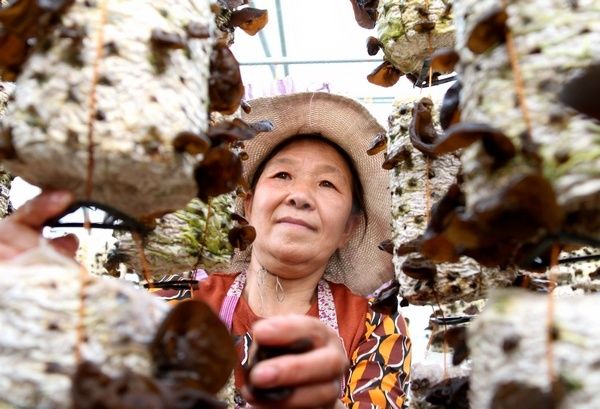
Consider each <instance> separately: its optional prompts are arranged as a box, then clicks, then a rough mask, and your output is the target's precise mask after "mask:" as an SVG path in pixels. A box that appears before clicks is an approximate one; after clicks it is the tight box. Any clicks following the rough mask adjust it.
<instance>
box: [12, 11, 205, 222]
mask: <svg viewBox="0 0 600 409" xmlns="http://www.w3.org/2000/svg"><path fill="white" fill-rule="evenodd" d="M25 12H27V11H25ZM213 19H214V17H213V15H212V13H211V11H210V5H209V2H208V1H207V0H191V1H187V0H186V1H182V0H178V1H149V0H143V1H118V2H114V1H113V2H110V1H97V2H90V1H85V0H74V1H73V4H72V5H71V6H70V8H68V10H67V11H66V13H65V14H64V15H63V16H62V17H61V19H60V23H59V24H58V25H57V26H56V27H55V28H54V29H53V30H50V31H49V32H48V33H45V37H44V38H39V39H38V40H37V41H38V43H39V44H43V47H37V48H36V49H35V50H34V51H33V52H32V54H31V55H30V56H29V58H28V60H27V61H26V62H25V64H24V65H23V66H22V67H21V73H20V75H19V77H18V79H17V81H16V84H17V86H16V92H15V94H14V97H15V98H14V101H13V102H12V103H11V104H10V106H9V108H8V112H7V115H6V117H5V118H4V120H3V123H2V126H3V134H4V138H5V139H8V140H9V142H10V143H12V146H13V147H14V155H12V156H13V157H12V158H11V157H8V158H7V159H12V160H8V161H6V162H5V163H6V165H7V167H8V168H9V170H10V171H11V172H12V173H14V174H15V175H18V176H21V177H23V178H24V179H25V180H27V181H28V182H30V183H33V184H35V185H38V186H40V187H43V188H61V189H68V190H71V191H72V192H74V194H75V195H76V197H77V198H78V199H85V200H88V199H89V200H92V201H96V202H101V203H104V204H109V205H111V206H112V207H114V208H116V209H118V210H120V211H122V212H125V213H126V214H128V215H130V216H133V217H149V216H155V217H156V216H158V215H161V214H164V213H166V212H168V211H173V210H176V209H180V208H183V207H184V206H185V205H186V204H187V203H188V202H189V201H190V200H191V199H192V198H193V197H194V196H195V195H196V193H197V188H196V184H195V182H194V178H193V167H194V163H195V162H196V159H195V158H194V157H192V156H191V155H190V154H187V153H176V152H175V151H174V149H173V147H172V141H173V140H174V138H175V137H176V136H177V135H178V134H181V133H193V134H202V133H204V132H205V131H206V128H207V126H208V114H207V107H208V76H209V57H210V53H211V49H212V42H213V40H212V39H211V38H210V35H209V33H211V32H212V30H213V28H212V27H213V26H214V21H213ZM201 28H202V29H201ZM6 29H7V30H10V27H7V28H6ZM90 148H93V149H90ZM90 151H91V152H92V154H91V155H90ZM90 168H91V176H89V175H88V172H89V171H90ZM90 181H91V182H92V189H91V195H89V194H88V192H86V190H88V185H87V184H88V183H89V182H90Z"/></svg>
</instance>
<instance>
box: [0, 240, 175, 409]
mask: <svg viewBox="0 0 600 409" xmlns="http://www.w3.org/2000/svg"><path fill="white" fill-rule="evenodd" d="M43 244H45V243H43ZM0 291H1V292H2V297H0V326H1V327H2V331H0V379H2V381H1V382H0V405H2V404H6V405H10V406H14V407H21V408H34V407H35V408H67V407H71V405H70V404H69V401H70V387H71V380H70V376H72V375H73V373H74V371H75V365H76V360H77V358H76V350H77V345H78V344H79V351H80V353H81V358H82V359H86V360H89V361H91V362H93V363H95V364H97V365H99V366H100V367H101V368H102V369H103V370H104V371H106V373H107V374H111V375H117V374H121V373H123V372H124V371H125V370H126V368H128V369H129V370H132V371H134V372H137V373H140V374H145V375H150V372H151V369H152V364H151V355H150V350H149V348H148V345H149V343H150V342H151V341H152V339H153V338H154V335H155V332H156V329H157V326H158V324H159V323H160V322H161V320H162V318H163V317H164V316H165V314H166V312H167V311H168V306H167V304H166V303H164V302H162V301H160V300H159V299H158V298H157V297H154V296H153V295H151V294H149V293H148V292H146V291H142V290H139V289H136V288H134V287H133V286H132V285H131V284H129V283H127V282H125V281H120V280H116V279H113V278H109V277H97V276H92V275H89V274H87V273H86V272H85V271H83V270H82V267H81V266H79V265H78V264H76V263H75V262H74V261H73V260H71V259H67V258H65V257H64V256H61V255H59V254H58V253H56V252H55V251H54V250H52V249H51V248H50V246H48V245H42V246H41V247H40V248H38V249H35V250H32V251H30V252H28V253H25V254H23V255H22V256H20V257H19V258H17V259H14V260H13V261H11V262H6V263H2V264H1V265H0ZM80 331H81V332H80ZM78 340H79V342H78Z"/></svg>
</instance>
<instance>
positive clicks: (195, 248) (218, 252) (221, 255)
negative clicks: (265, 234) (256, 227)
mask: <svg viewBox="0 0 600 409" xmlns="http://www.w3.org/2000/svg"><path fill="white" fill-rule="evenodd" d="M233 207H234V196H233V194H226V195H221V196H217V197H215V198H211V199H210V201H209V203H208V204H204V203H203V202H201V201H200V200H198V199H194V200H192V201H191V202H190V203H188V205H187V206H186V207H185V208H184V209H182V210H178V211H176V212H174V213H169V214H166V215H164V216H163V217H161V218H160V219H158V220H157V221H156V227H155V228H154V230H153V231H152V232H151V233H150V234H149V235H148V236H146V237H144V239H143V249H144V251H143V253H144V257H145V258H146V261H147V267H148V270H149V272H150V273H151V274H152V276H153V277H154V278H158V277H161V276H164V275H168V274H169V275H170V274H181V273H184V272H189V271H190V270H193V269H195V268H203V269H205V270H214V269H216V268H218V267H219V266H224V265H226V264H227V263H228V262H229V260H230V259H231V255H232V254H233V248H232V247H231V244H230V243H229V240H228V236H227V235H228V233H229V230H231V228H232V227H233V222H232V220H231V212H232V211H233ZM115 234H117V233H115ZM117 238H118V241H117V243H115V247H114V248H113V249H111V250H110V252H109V254H108V259H107V262H106V264H105V268H106V269H107V270H108V272H109V273H111V274H112V275H118V271H117V268H118V264H119V263H124V264H125V265H126V266H127V267H128V268H129V269H132V270H134V271H135V272H137V273H139V274H140V275H141V273H142V266H141V260H142V259H141V257H142V255H141V254H139V249H138V245H137V244H136V243H135V241H134V240H133V238H132V236H131V234H130V233H119V234H118V235H117Z"/></svg>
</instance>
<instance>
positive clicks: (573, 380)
mask: <svg viewBox="0 0 600 409" xmlns="http://www.w3.org/2000/svg"><path fill="white" fill-rule="evenodd" d="M382 4H383V8H382V7H381V6H382ZM379 5H380V8H379V17H378V18H379V20H378V24H379V21H384V20H383V19H384V18H385V17H392V12H391V11H392V10H396V16H395V18H391V19H390V20H389V21H386V24H387V25H388V27H400V28H403V27H407V21H408V20H406V17H407V16H408V15H409V14H408V13H409V12H411V9H409V8H408V6H409V5H410V6H412V7H413V9H412V11H416V12H415V13H414V14H413V16H417V15H418V13H419V10H423V9H424V8H428V7H429V8H428V9H429V10H433V9H431V7H432V6H433V7H435V5H436V2H435V1H426V2H423V1H421V2H410V1H393V2H389V3H386V2H380V4H379ZM438 5H439V4H438ZM386 12H387V13H388V14H386ZM452 13H453V15H454V26H453V27H451V28H450V31H452V32H453V33H454V32H455V33H456V48H455V50H453V49H452V48H449V46H451V44H446V45H443V46H440V47H435V46H431V44H432V39H433V34H431V35H430V38H429V43H428V45H427V46H426V47H425V48H426V50H425V53H424V55H423V56H422V57H419V58H421V59H422V60H424V61H425V64H424V68H427V69H428V73H427V74H428V75H424V74H425V73H423V72H421V73H420V75H421V77H422V80H423V81H431V83H430V84H427V85H434V84H435V73H436V72H440V73H445V72H452V71H453V70H455V71H456V73H457V77H458V80H457V81H456V82H455V83H454V84H453V85H452V86H451V87H450V88H449V89H448V90H447V92H446V94H445V97H444V98H443V101H442V102H441V103H438V102H437V101H436V102H435V103H434V101H432V99H431V98H429V97H423V98H419V99H418V100H416V101H406V100H400V101H398V102H396V103H395V104H394V107H393V109H394V112H393V113H392V115H391V116H390V119H389V130H388V135H387V138H383V139H381V138H380V139H381V140H376V141H374V142H373V149H372V150H371V151H370V152H369V153H370V154H375V153H378V152H380V151H381V150H383V149H386V152H385V158H384V162H383V167H384V168H385V169H389V170H390V180H391V182H390V191H391V195H392V202H393V205H392V213H393V237H392V238H391V240H390V241H389V242H386V243H382V245H381V249H382V250H385V251H388V252H390V253H391V254H393V257H394V265H395V270H396V276H397V282H396V283H392V284H391V285H390V286H389V287H388V288H386V289H384V290H383V291H382V292H381V293H380V294H379V298H378V303H377V304H376V305H375V306H376V307H377V308H380V309H381V310H382V311H389V310H393V309H394V307H395V305H394V302H393V301H394V300H395V299H396V297H399V298H400V300H401V301H400V302H399V305H400V306H402V305H406V304H408V303H413V304H431V305H438V306H439V309H438V310H437V312H436V313H435V314H433V315H432V317H431V320H430V327H429V329H430V330H431V336H430V347H431V348H432V349H434V350H435V349H436V347H437V348H438V350H439V348H440V347H439V346H442V347H441V348H442V350H444V351H447V352H452V353H453V357H452V361H453V363H454V364H459V363H460V362H462V361H463V360H465V359H467V358H469V357H470V358H469V361H468V362H471V364H472V365H473V368H474V369H473V375H472V376H471V386H472V387H473V388H471V391H470V392H469V396H470V398H471V402H470V403H469V401H468V399H467V390H468V389H469V385H468V381H467V378H466V377H467V376H468V375H469V372H470V371H469V370H468V369H467V370H466V371H463V372H461V373H454V372H453V371H451V372H452V373H450V372H448V373H447V374H446V375H448V378H447V379H446V380H445V381H440V380H439V379H437V380H436V379H434V378H435V377H429V376H425V375H423V374H421V375H423V376H421V375H419V376H421V378H419V376H417V378H418V379H419V382H417V384H418V385H415V388H416V389H415V392H414V393H412V395H413V399H412V400H411V402H410V405H411V408H419V409H421V408H426V409H434V408H446V409H447V408H467V407H470V408H473V409H492V408H495V409H498V408H504V407H506V408H508V407H510V408H513V407H517V408H519V407H523V408H525V407H527V408H532V407H533V408H538V407H539V408H553V407H565V406H560V405H561V402H564V401H563V399H568V402H569V406H568V407H594V406H595V404H594V403H593V402H594V401H595V398H594V397H592V396H591V395H590V392H589V391H591V390H592V389H593V386H591V385H593V384H594V382H595V380H593V376H592V377H590V376H589V374H590V373H591V372H592V371H593V370H592V369H591V368H590V367H588V366H587V365H588V363H590V362H593V361H594V359H595V358H594V357H593V356H591V355H589V354H590V352H589V350H587V348H588V346H587V343H586V341H585V340H587V339H590V338H593V337H595V334H593V333H592V332H593V331H591V330H590V331H587V332H584V331H583V330H582V329H581V328H577V329H574V328H573V329H572V330H571V329H569V330H567V331H564V332H561V331H560V330H559V329H558V328H557V327H562V326H563V323H564V322H565V321H569V322H574V321H577V320H578V318H577V317H576V314H577V313H576V311H577V310H578V308H579V307H577V305H579V303H581V305H584V304H585V303H587V302H588V301H589V300H587V298H585V297H580V295H581V294H582V293H587V292H596V291H597V290H598V274H599V273H600V270H599V268H600V254H599V253H600V251H599V248H600V240H599V239H600V237H599V236H598V235H599V234H600V218H599V217H598V214H599V213H598V210H599V204H600V200H599V199H600V170H599V169H600V168H599V166H598V164H599V163H600V156H599V152H600V150H599V148H600V144H599V139H598V135H600V110H599V108H598V104H597V103H593V102H592V100H593V99H594V98H595V97H593V95H597V93H598V92H599V91H600V68H599V67H600V60H599V59H598V58H599V57H598V56H599V55H600V49H599V48H598V47H600V25H598V22H599V21H600V14H599V13H600V8H599V6H598V2H597V1H592V0H590V1H577V2H565V1H558V0H557V1H550V2H536V1H534V2H525V1H517V0H507V1H492V0H489V1H488V0H486V1H478V0H460V1H458V0H457V1H454V2H453V10H452ZM423 14H424V13H421V15H423ZM415 21H416V20H415V19H412V20H410V22H412V23H414V22H415ZM400 28H399V29H398V30H400ZM440 28H441V27H440ZM392 31H393V30H392ZM392 31H390V32H392ZM405 37H406V38H403V39H402V41H405V42H406V41H409V40H410V39H409V37H410V36H408V35H407V36H405ZM426 37H427V36H424V37H423V38H426ZM388 43H389V41H388ZM385 44H386V42H384V41H381V38H379V39H374V38H373V39H371V40H370V42H369V48H370V50H369V52H370V53H371V52H372V54H375V53H376V52H377V50H378V49H379V48H381V47H384V45H385ZM400 49H401V48H400ZM419 49H423V47H421V48H419V47H415V48H414V49H411V50H408V49H407V50H403V49H401V50H403V51H406V52H409V51H412V52H415V51H417V50H419ZM384 52H385V53H386V58H387V56H388V52H389V51H388V50H385V48H384ZM407 61H409V59H408V58H405V59H404V60H403V62H405V63H406V62H407ZM418 66H419V65H417V67H418ZM382 67H383V68H385V69H387V70H388V71H387V72H388V74H386V75H387V76H388V77H389V78H393V76H395V77H399V76H400V75H401V74H402V73H399V72H397V71H393V70H392V68H393V67H392V64H391V62H390V63H387V64H384V65H383V66H382ZM382 72H384V71H382ZM392 74H393V75H392ZM427 77H429V78H427ZM413 82H414V81H413ZM390 84H393V82H390ZM415 85H418V86H421V85H422V82H421V80H419V81H417V82H415ZM386 139H387V141H386ZM386 142H387V147H386ZM551 265H554V267H553V268H552V269H551V270H550V269H548V267H549V266H551ZM497 287H522V288H525V289H528V290H530V291H532V292H537V293H545V294H548V293H550V292H552V294H553V295H552V296H551V297H550V298H546V299H540V298H539V296H538V298H536V297H534V296H533V295H531V296H525V295H523V296H522V294H520V293H515V294H513V293H511V292H509V291H508V290H505V291H507V292H505V293H504V292H503V293H501V295H499V296H496V297H494V296H492V297H493V299H494V301H492V305H491V306H490V307H489V308H488V309H487V311H488V312H487V313H484V314H483V316H482V317H481V318H478V319H477V320H475V324H473V325H470V322H471V320H472V319H474V318H475V317H476V315H478V314H479V310H480V306H478V307H477V308H473V307H474V305H471V304H470V302H471V301H473V300H478V299H481V301H478V302H479V303H483V302H484V300H483V299H484V298H485V297H487V296H488V295H489V294H490V293H493V291H494V289H495V288H497ZM515 291H516V290H515ZM561 295H565V296H569V297H571V298H570V299H571V300H573V306H569V305H568V302H560V301H559V302H557V305H556V307H554V308H552V307H551V306H552V299H553V297H558V296H561ZM521 296H522V297H523V298H522V299H521V298H520V297H521ZM507 300H508V301H507ZM456 303H463V304H464V307H465V308H460V309H451V308H449V306H451V305H456ZM528 305H531V311H529V310H528ZM542 305H549V307H547V308H548V309H549V310H546V312H542ZM558 308H560V309H561V311H560V312H557V311H558ZM491 309H496V311H494V312H493V313H492V312H489V311H490V310H491ZM563 309H565V310H566V311H562V310H563ZM467 311H469V312H467ZM553 311H554V313H553ZM588 311H589V310H588ZM579 313H581V314H582V311H579ZM553 314H556V315H553ZM569 314H570V318H565V316H566V315H569ZM515 315H516V317H515ZM533 315H534V316H533ZM532 316H533V317H532ZM531 320H533V321H535V328H532V329H531V330H532V331H533V333H532V335H531V339H527V338H528V337H529V331H530V329H528V322H531ZM581 321H585V322H587V324H584V325H588V327H594V328H595V326H596V323H595V322H593V321H594V319H593V318H592V317H585V318H584V319H582V320H581ZM513 330H516V331H521V333H520V335H519V337H518V338H519V339H518V340H516V341H515V340H513V338H511V337H510V336H509V337H508V339H507V340H505V341H502V339H500V337H499V336H498V335H499V334H504V332H507V333H508V332H511V331H513ZM558 332H560V333H561V335H562V338H560V340H558V341H557V339H556V337H555V336H554V335H552V334H556V333H558ZM559 337H560V336H559ZM575 339H579V340H580V341H581V344H578V346H577V345H568V344H569V343H571V342H573V343H575V342H576V341H575ZM467 341H468V344H469V345H468V346H467ZM501 341H502V342H504V344H503V345H504V346H501V348H504V352H502V351H495V350H492V349H493V348H496V347H498V345H499V343H500V342H501ZM513 341H514V342H513ZM561 341H562V344H561ZM526 344H527V345H526ZM590 345H591V344H590ZM554 348H559V351H558V352H557V353H556V354H554V353H553V350H554ZM531 349H535V350H536V353H535V356H532V358H531V359H530V358H529V356H527V354H528V351H530V350H531ZM591 349H592V350H593V347H591ZM513 351H517V352H513ZM565 351H571V352H570V353H571V355H570V358H569V359H566V358H564V354H565V353H566V352H565ZM515 354H516V355H515ZM524 354H525V355H524ZM544 359H545V360H546V361H547V362H549V361H550V360H552V361H553V362H554V369H553V370H552V369H551V370H550V371H545V370H543V369H542V370H541V371H540V369H539V368H544V363H543V362H542V360H544ZM582 359H583V360H585V364H582V365H580V367H579V368H577V369H574V368H576V367H577V364H576V362H577V361H580V360H582ZM469 365H470V364H468V363H467V368H468V366H469ZM501 369H502V370H501ZM533 371H536V375H535V376H533V375H532V374H533ZM521 375H522V376H521ZM417 378H415V379H417Z"/></svg>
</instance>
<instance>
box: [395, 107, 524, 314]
mask: <svg viewBox="0 0 600 409" xmlns="http://www.w3.org/2000/svg"><path fill="white" fill-rule="evenodd" d="M413 106H414V103H413V102H400V101H397V102H396V103H395V104H394V108H393V112H392V114H391V115H390V117H389V130H388V147H387V155H386V164H388V165H389V167H391V166H394V167H393V169H391V171H390V191H391V194H392V240H393V243H394V253H395V254H394V258H393V261H394V267H395V271H396V277H397V279H398V282H399V283H400V295H401V296H402V297H404V298H405V299H406V300H407V301H408V302H410V303H411V304H416V305H424V304H435V303H441V304H446V303H450V302H453V301H457V300H463V301H469V300H476V299H480V298H483V297H485V294H486V292H487V290H488V289H489V288H491V287H506V286H509V285H510V284H511V283H512V281H513V280H514V272H512V271H500V270H498V269H496V268H487V267H482V266H480V265H479V263H477V262H476V261H475V260H473V259H471V258H468V257H461V258H460V260H459V261H458V262H453V263H441V264H437V265H436V264H434V263H433V262H431V261H429V260H427V259H425V258H424V257H422V256H420V255H419V253H418V251H419V245H418V244H415V245H414V246H413V247H414V248H411V246H410V245H408V243H411V242H413V243H414V242H415V240H418V239H419V237H420V236H421V235H422V234H423V233H424V232H425V227H426V225H427V219H428V214H429V212H430V210H429V209H430V208H431V206H432V205H433V204H434V203H435V202H436V201H438V200H439V199H441V197H442V194H443V193H444V192H445V191H446V190H448V187H449V186H450V185H452V184H453V183H455V182H456V175H457V173H458V171H459V167H460V160H459V158H458V156H457V155H456V154H454V153H449V154H445V155H439V156H437V157H435V158H427V157H426V156H425V155H424V154H423V153H421V152H420V151H419V150H417V149H416V148H415V147H414V146H413V145H412V143H411V141H410V137H409V125H410V123H411V120H412V110H413ZM434 123H435V122H434ZM436 125H437V124H436Z"/></svg>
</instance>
